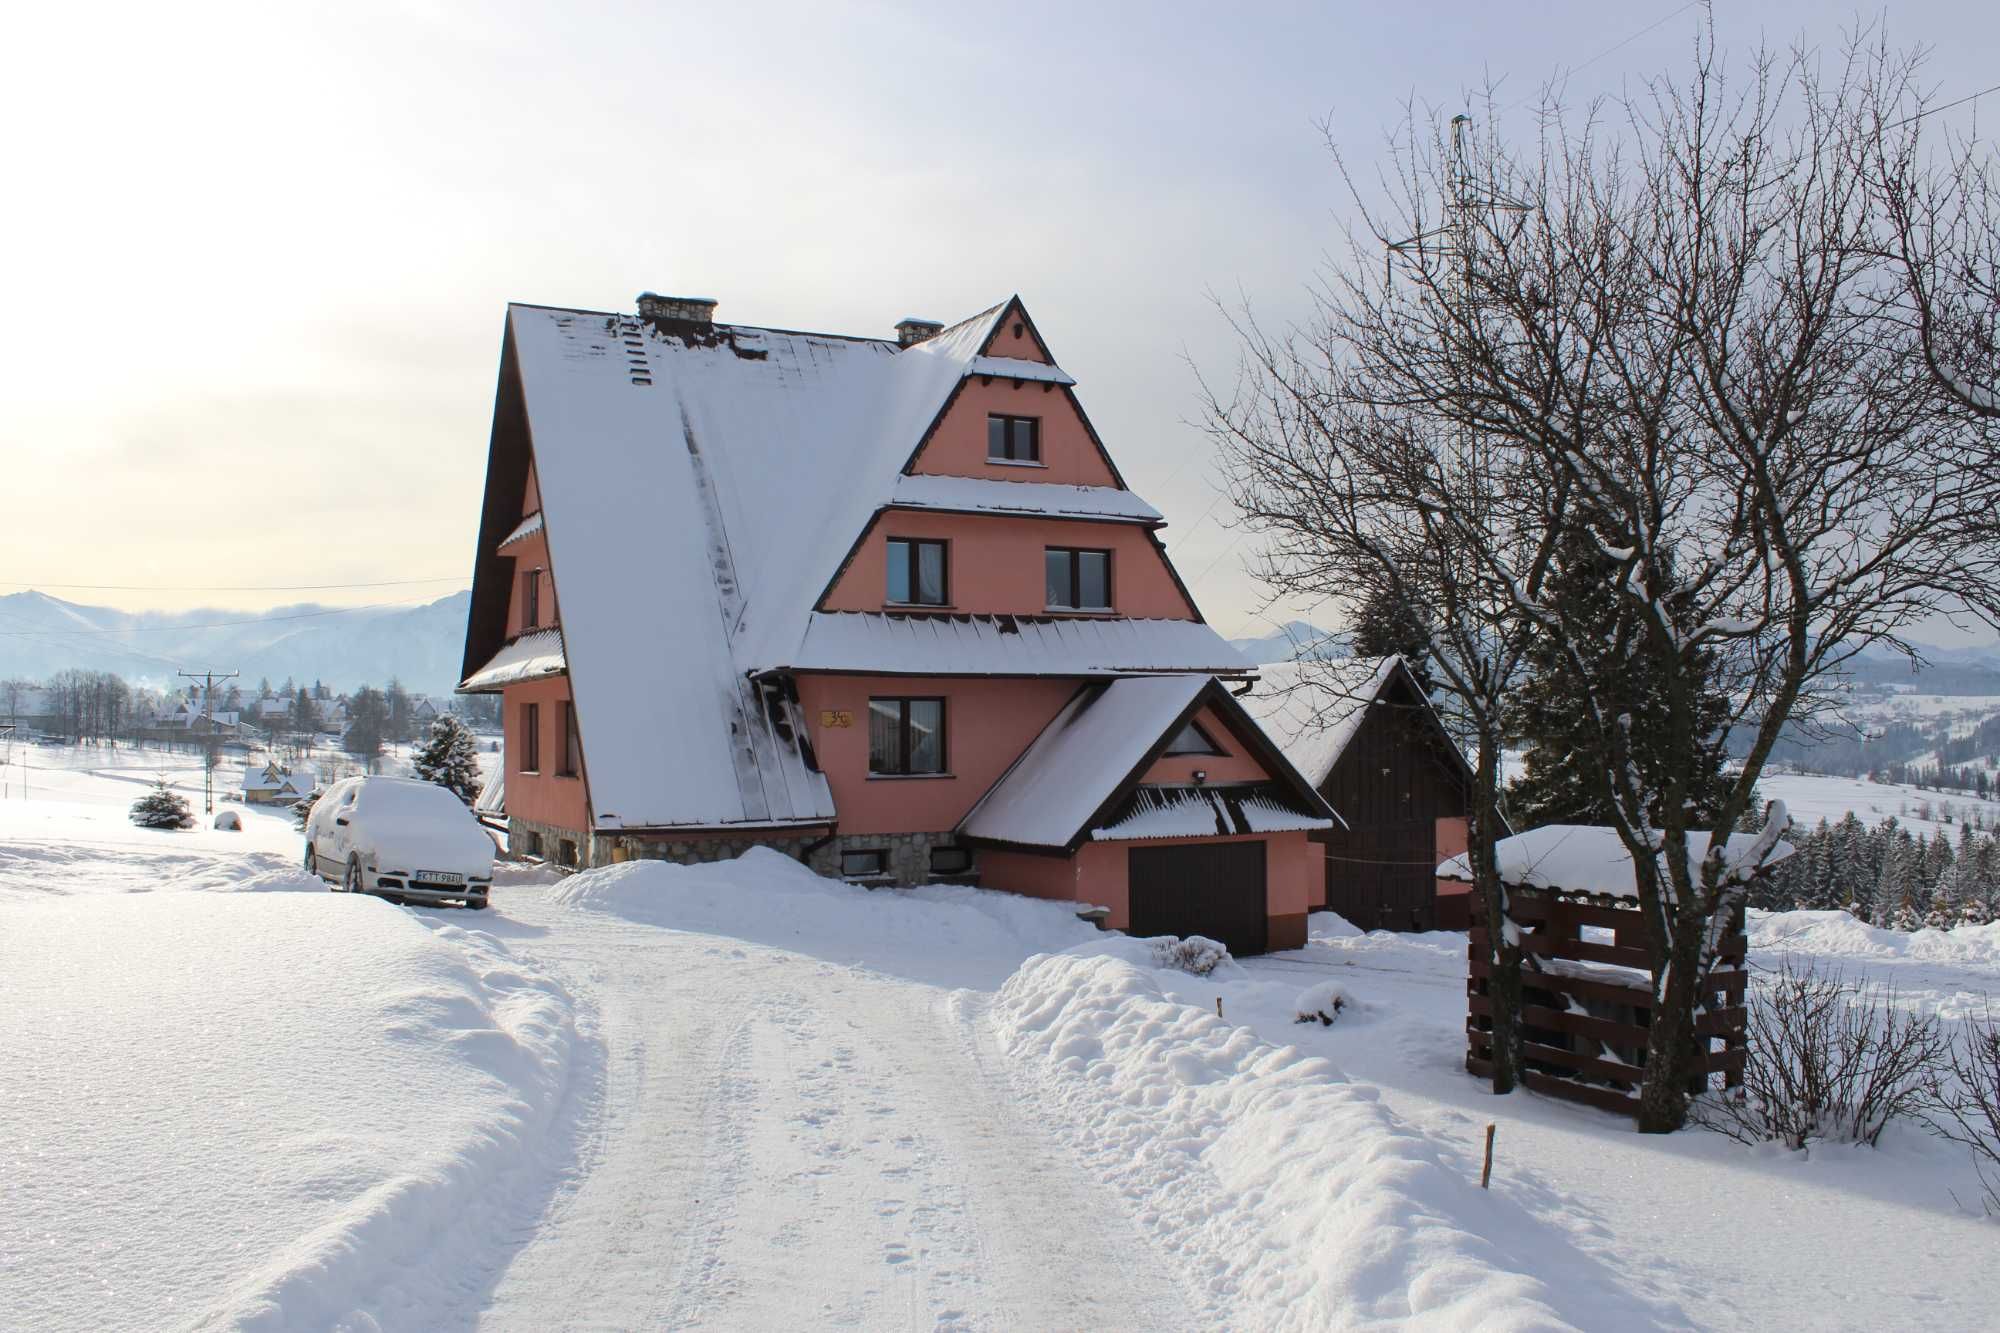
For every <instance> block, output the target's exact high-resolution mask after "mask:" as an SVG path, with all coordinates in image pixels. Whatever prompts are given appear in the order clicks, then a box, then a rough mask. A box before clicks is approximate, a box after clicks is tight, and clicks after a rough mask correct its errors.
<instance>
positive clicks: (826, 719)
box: [819, 708, 854, 727]
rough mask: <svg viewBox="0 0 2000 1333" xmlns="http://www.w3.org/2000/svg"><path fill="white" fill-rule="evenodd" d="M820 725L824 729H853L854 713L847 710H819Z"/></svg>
mask: <svg viewBox="0 0 2000 1333" xmlns="http://www.w3.org/2000/svg"><path fill="white" fill-rule="evenodd" d="M819 724H820V725H821V726H822V727H851V726H853V725H854V712H853V710H852V709H847V708H822V709H820V710H819Z"/></svg>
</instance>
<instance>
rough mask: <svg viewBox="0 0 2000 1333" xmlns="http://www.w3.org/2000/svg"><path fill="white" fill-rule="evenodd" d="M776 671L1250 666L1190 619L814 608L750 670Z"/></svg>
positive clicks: (1062, 671)
mask: <svg viewBox="0 0 2000 1333" xmlns="http://www.w3.org/2000/svg"><path fill="white" fill-rule="evenodd" d="M1002 484H1005V483H1002ZM782 667H790V668H791V669H793V670H795V671H851V672H857V673H864V674H867V673H874V674H887V675H918V676H1122V675H1133V674H1137V673H1141V672H1149V673H1150V672H1176V673H1180V672H1196V673H1199V674H1200V676H1201V677H1207V676H1210V675H1227V676H1244V675H1249V674H1251V673H1252V672H1253V671H1255V670H1256V668H1254V667H1252V666H1251V665H1250V664H1249V663H1248V662H1246V661H1244V660H1243V657H1242V655H1241V654H1240V653H1238V652H1237V651H1236V650H1235V649H1234V648H1232V647H1231V646H1230V645H1229V643H1228V642H1227V641H1226V640H1224V639H1223V638H1222V636H1221V635H1219V634H1217V633H1216V632H1215V631H1214V630H1213V629H1211V628H1210V627H1209V626H1207V625H1205V624H1203V623H1201V622H1200V621H1195V620H1114V619H1102V620H1100V619H1092V618H1089V617H1064V616H975V615H924V616H909V615H894V614H885V613H880V612H873V611H820V612H815V613H814V614H813V616H812V620H811V623H810V624H809V625H808V626H807V628H806V633H805V638H804V641H803V642H802V643H801V644H800V645H799V649H798V651H797V652H795V653H793V654H791V656H790V657H789V659H788V660H786V661H782V662H768V663H764V664H762V666H761V667H760V668H759V669H758V670H755V671H753V672H752V673H751V674H753V675H756V674H762V672H764V671H770V670H776V669H779V668H782Z"/></svg>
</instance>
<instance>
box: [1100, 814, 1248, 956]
mask: <svg viewBox="0 0 2000 1333" xmlns="http://www.w3.org/2000/svg"><path fill="white" fill-rule="evenodd" d="M1126 882H1127V888H1128V892H1129V893H1130V895H1131V896H1130V908H1129V912H1130V916H1131V921H1132V925H1131V930H1130V933H1131V934H1133V935H1138V936H1147V935H1206V936H1207V937H1208V938H1210V939H1212V940H1217V941H1219V942H1221V943H1222V944H1224V945H1227V946H1228V948H1229V952H1230V953H1232V954H1235V955H1236V956H1238V957H1245V956H1247V955H1250V954H1258V953H1262V952H1264V948H1265V945H1266V942H1267V940H1268V939H1269V934H1268V932H1269V922H1268V920H1267V919H1266V916H1265V907H1264V893H1265V887H1264V844H1263V843H1261V842H1197V843H1184V844H1180V845H1178V846H1165V847H1134V848H1132V849H1131V851H1130V852H1129V853H1128V857H1127V860H1126Z"/></svg>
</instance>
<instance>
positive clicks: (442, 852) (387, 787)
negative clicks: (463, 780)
mask: <svg viewBox="0 0 2000 1333" xmlns="http://www.w3.org/2000/svg"><path fill="white" fill-rule="evenodd" d="M305 868H306V873H308V874H312V875H318V876H319V877H320V878H321V879H325V880H328V881H331V882H332V883H333V885H334V886H335V888H336V889H344V890H346V891H347V892H348V893H378V894H381V895H382V896H383V897H385V898H398V899H407V900H410V901H414V902H426V903H443V902H461V903H464V904H465V905H466V906H467V907H484V906H486V895H487V893H488V892H489V890H490V889H491V888H492V886H493V839H492V837H491V836H490V835H489V834H488V833H487V832H486V830H485V829H484V828H483V827H481V825H480V823H479V821H478V820H477V819H474V818H473V816H472V811H470V810H468V809H466V808H465V803H464V802H463V801H461V800H459V799H458V797H456V796H454V795H452V794H451V793H450V792H449V791H446V790H445V789H444V788H443V787H440V786H437V785H435V784H433V783H429V782H418V781H416V780H415V779H413V778H386V777H365V778H348V779H346V780H345V781H342V782H336V783H334V784H333V786H331V787H329V788H327V790H326V794H325V795H324V796H322V797H320V798H319V800H318V802H317V803H315V804H314V806H313V811H312V817H311V818H310V819H308V820H307V821H306V855H305Z"/></svg>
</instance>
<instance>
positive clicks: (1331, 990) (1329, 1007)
mask: <svg viewBox="0 0 2000 1333" xmlns="http://www.w3.org/2000/svg"><path fill="white" fill-rule="evenodd" d="M1353 1007H1354V997H1353V996H1352V995H1350V994H1349V993H1348V991H1347V988H1346V987H1345V986H1343V985H1341V984H1340V983H1339V982H1337V981H1322V982H1320V983H1319V985H1317V986H1308V987H1306V988H1305V989H1304V990H1302V991H1300V992H1299V998H1298V999H1296V1000H1294V1001H1293V1002H1292V1008H1293V1015H1292V1021H1293V1022H1295V1023H1321V1024H1324V1025H1325V1026H1327V1027H1332V1026H1333V1020H1334V1019H1336V1018H1339V1017H1340V1016H1341V1014H1343V1013H1345V1012H1346V1011H1347V1010H1349V1009H1351V1008H1353Z"/></svg>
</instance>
